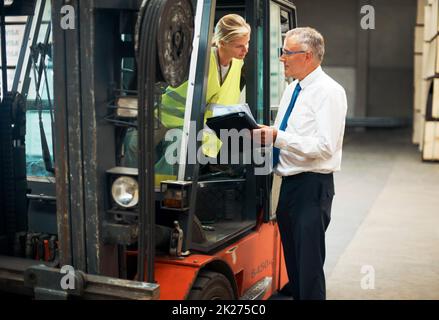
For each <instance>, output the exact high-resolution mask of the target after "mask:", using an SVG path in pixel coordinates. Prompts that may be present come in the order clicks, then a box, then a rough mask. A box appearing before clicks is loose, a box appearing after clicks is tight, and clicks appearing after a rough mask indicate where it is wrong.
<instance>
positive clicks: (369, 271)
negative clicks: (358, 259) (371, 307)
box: [361, 265, 375, 290]
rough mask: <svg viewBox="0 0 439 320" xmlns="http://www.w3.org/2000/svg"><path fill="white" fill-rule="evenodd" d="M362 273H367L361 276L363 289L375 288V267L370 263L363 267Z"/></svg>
mask: <svg viewBox="0 0 439 320" xmlns="http://www.w3.org/2000/svg"><path fill="white" fill-rule="evenodd" d="M361 273H362V274H366V275H365V276H364V277H363V278H361V289H363V290H373V289H375V268H374V267H373V266H370V265H365V266H362V267H361Z"/></svg>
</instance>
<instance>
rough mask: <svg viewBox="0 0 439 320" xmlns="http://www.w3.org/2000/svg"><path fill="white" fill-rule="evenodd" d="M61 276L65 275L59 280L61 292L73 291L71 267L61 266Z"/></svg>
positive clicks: (72, 271)
mask: <svg viewBox="0 0 439 320" xmlns="http://www.w3.org/2000/svg"><path fill="white" fill-rule="evenodd" d="M59 272H60V273H62V274H65V273H67V274H66V275H65V276H64V277H62V278H61V288H62V289H63V290H75V269H74V268H73V267H72V266H69V265H67V266H63V267H62V268H61V270H60V271H59Z"/></svg>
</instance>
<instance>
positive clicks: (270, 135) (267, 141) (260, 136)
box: [252, 124, 277, 145]
mask: <svg viewBox="0 0 439 320" xmlns="http://www.w3.org/2000/svg"><path fill="white" fill-rule="evenodd" d="M252 133H253V138H254V139H255V140H256V141H257V142H259V143H260V144H261V145H271V144H272V143H274V141H276V137H277V129H275V128H272V127H269V126H266V125H263V124H260V125H259V129H254V130H253V131H252Z"/></svg>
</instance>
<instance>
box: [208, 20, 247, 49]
mask: <svg viewBox="0 0 439 320" xmlns="http://www.w3.org/2000/svg"><path fill="white" fill-rule="evenodd" d="M250 32H251V28H250V25H249V24H248V23H247V22H245V20H244V18H243V17H241V16H240V15H237V14H228V15H225V16H224V17H222V18H221V19H220V20H219V21H218V23H217V24H216V26H215V34H214V35H213V39H212V44H213V45H214V46H216V47H219V46H220V41H224V42H226V43H228V42H230V41H233V40H235V39H236V38H240V37H244V36H246V35H249V34H250Z"/></svg>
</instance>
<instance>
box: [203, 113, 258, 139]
mask: <svg viewBox="0 0 439 320" xmlns="http://www.w3.org/2000/svg"><path fill="white" fill-rule="evenodd" d="M206 125H207V126H208V127H209V128H210V129H212V130H213V131H215V133H216V135H217V136H218V137H219V136H220V130H221V129H226V130H231V129H236V130H238V131H240V130H242V129H248V130H253V129H257V128H259V126H258V124H257V123H256V121H255V119H253V117H251V116H249V115H248V114H247V113H246V112H243V111H240V112H233V113H229V114H226V115H223V116H217V117H212V118H208V119H207V120H206Z"/></svg>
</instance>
